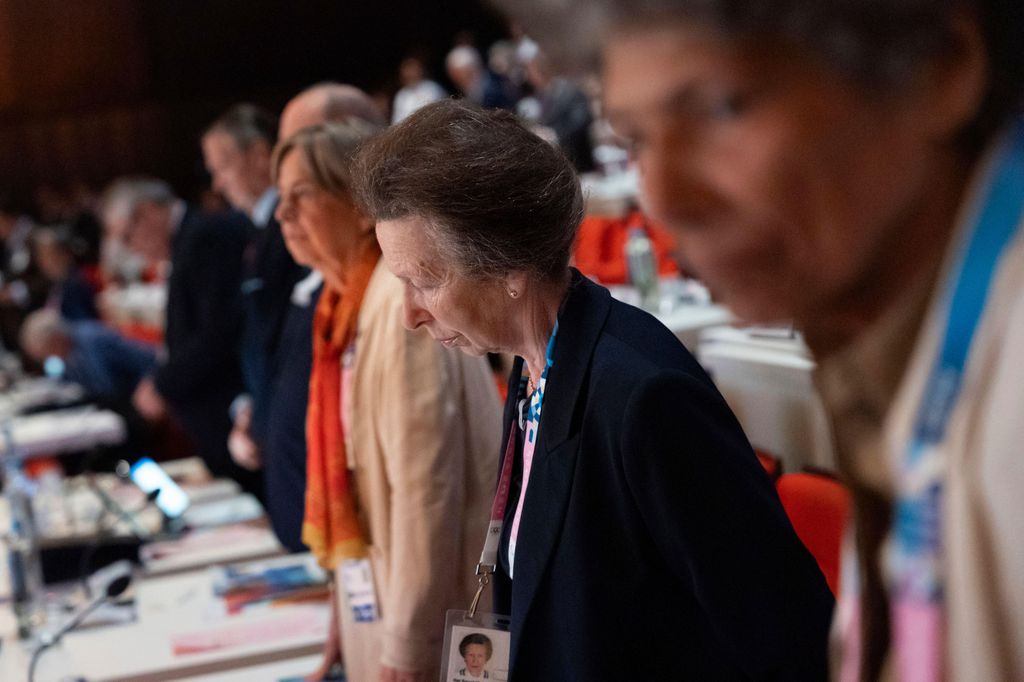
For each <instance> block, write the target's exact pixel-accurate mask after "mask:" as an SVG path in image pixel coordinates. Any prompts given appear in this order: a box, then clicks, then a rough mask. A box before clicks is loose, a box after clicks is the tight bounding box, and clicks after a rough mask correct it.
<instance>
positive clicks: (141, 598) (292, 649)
mask: <svg viewBox="0 0 1024 682" xmlns="http://www.w3.org/2000/svg"><path fill="white" fill-rule="evenodd" d="M212 590H213V588H212V577H211V574H210V573H209V572H208V571H205V570H203V571H194V572H190V573H185V574H182V575H177V576H171V577H165V578H158V579H151V580H143V581H142V582H140V583H139V584H138V587H137V588H136V599H137V605H138V621H137V622H136V623H133V624H130V625H123V626H111V627H105V628H94V629H92V630H83V631H79V632H73V633H71V634H69V635H67V636H66V637H65V639H64V640H63V642H62V643H61V644H59V645H58V646H57V647H55V648H54V649H53V650H51V651H48V652H47V653H46V654H44V656H43V658H42V659H41V661H40V664H39V667H38V670H37V675H36V680H37V682H56V681H57V680H60V679H61V678H63V677H65V676H68V675H80V676H83V677H85V678H87V679H88V680H89V681H90V682H128V681H129V680H131V681H132V682H158V681H162V680H180V679H183V678H188V677H195V676H201V675H212V674H215V673H221V672H224V671H228V670H232V669H235V668H241V667H246V666H257V665H259V666H262V665H266V664H272V663H277V662H280V661H284V660H288V659H292V658H297V657H309V656H312V655H315V654H317V653H318V652H320V651H321V650H322V647H323V642H324V640H325V638H326V637H327V631H328V618H329V607H328V605H327V604H326V603H325V604H296V605H287V606H279V607H275V608H266V609H261V610H254V611H246V612H243V613H241V614H238V615H234V616H227V615H225V614H224V613H223V607H222V606H221V605H220V603H219V602H218V601H217V600H216V599H214V598H213V591H212ZM11 621H12V619H11V618H10V611H9V609H0V633H2V634H3V635H4V640H5V643H4V647H3V650H2V651H0V679H2V680H12V681H14V680H23V679H25V674H26V671H27V669H28V661H29V652H28V651H26V650H25V648H24V647H23V646H22V645H21V644H20V643H18V642H17V641H16V640H14V639H13V635H12V632H13V630H12V628H11V626H12V625H13V623H12V622H11ZM256 630H261V631H264V632H268V633H272V638H270V639H259V638H258V637H255V636H254V637H251V638H249V639H246V635H247V634H249V633H253V632H255V631H256ZM182 635H188V636H190V637H191V638H192V639H194V640H197V641H200V642H207V643H208V642H211V641H215V640H216V639H219V638H227V639H234V640H239V641H235V642H234V643H233V644H231V645H228V646H225V647H224V648H220V649H217V650H210V651H203V652H200V653H188V654H175V653H174V650H173V646H172V642H173V641H174V640H175V638H180V637H181V636H182ZM228 635H230V636H228ZM179 641H180V640H179ZM254 669H255V668H252V670H254ZM302 670H305V668H304V667H303V668H302ZM311 670H312V669H310V670H306V672H310V671H311ZM215 679H216V678H215ZM236 679H237V678H236ZM247 679H259V678H253V677H249V678H247Z"/></svg>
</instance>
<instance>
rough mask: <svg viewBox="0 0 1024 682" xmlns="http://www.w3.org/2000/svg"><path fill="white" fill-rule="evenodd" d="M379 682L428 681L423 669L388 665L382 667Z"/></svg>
mask: <svg viewBox="0 0 1024 682" xmlns="http://www.w3.org/2000/svg"><path fill="white" fill-rule="evenodd" d="M379 682H428V681H427V674H426V673H424V672H422V671H412V672H410V671H407V670H396V669H394V668H389V667H388V666H386V665H382V666H381V667H380V678H379Z"/></svg>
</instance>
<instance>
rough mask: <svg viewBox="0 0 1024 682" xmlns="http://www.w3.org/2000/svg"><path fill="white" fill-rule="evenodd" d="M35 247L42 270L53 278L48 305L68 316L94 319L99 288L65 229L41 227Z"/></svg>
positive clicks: (97, 315)
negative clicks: (86, 270) (84, 272)
mask: <svg viewBox="0 0 1024 682" xmlns="http://www.w3.org/2000/svg"><path fill="white" fill-rule="evenodd" d="M32 251H33V255H34V258H35V261H36V263H38V265H39V270H40V271H41V272H42V273H43V274H44V275H45V276H46V278H47V279H48V280H49V281H50V295H49V297H48V299H47V302H46V305H47V307H51V308H54V309H56V310H58V311H59V312H60V316H61V317H62V318H64V319H65V320H69V321H77V320H95V319H97V318H98V317H99V313H98V312H97V310H96V288H95V287H94V286H93V284H92V283H91V282H89V281H88V280H86V278H85V275H84V274H83V271H82V269H81V268H80V267H79V265H78V261H77V258H76V255H75V253H74V250H73V248H72V245H71V241H70V239H69V237H68V235H67V233H66V232H65V231H63V230H57V229H53V228H40V229H37V230H36V232H35V233H34V234H33V235H32Z"/></svg>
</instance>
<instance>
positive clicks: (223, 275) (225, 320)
mask: <svg viewBox="0 0 1024 682" xmlns="http://www.w3.org/2000/svg"><path fill="white" fill-rule="evenodd" d="M102 216H103V222H104V225H105V227H106V229H107V232H108V234H110V235H117V236H118V237H119V238H120V239H121V240H123V242H124V243H125V245H126V246H127V247H128V249H129V250H131V251H133V252H135V253H137V254H139V255H140V256H142V257H144V258H145V259H147V260H148V261H150V262H151V263H153V264H165V263H168V262H169V265H170V268H171V275H170V278H169V281H168V290H167V326H166V329H165V333H164V342H165V346H166V352H165V353H164V357H162V358H161V361H160V364H159V366H158V367H157V370H156V372H155V373H154V374H153V375H152V376H150V377H147V378H146V379H144V380H142V381H141V382H140V383H139V385H138V387H137V388H136V389H135V393H134V395H133V398H132V402H133V405H134V406H135V409H137V410H138V412H139V413H140V414H141V415H142V416H143V417H146V418H147V419H150V420H151V421H156V420H159V419H160V418H162V417H163V416H164V414H165V412H166V407H167V405H170V406H171V408H173V411H174V413H175V415H176V416H177V417H178V418H179V420H180V421H181V423H182V426H183V427H184V428H185V431H186V432H187V434H188V435H189V437H190V438H191V439H192V441H193V444H194V445H195V448H196V450H197V452H198V454H199V455H200V456H201V457H202V458H203V460H204V461H205V462H206V465H207V466H208V467H209V468H210V471H211V472H212V473H213V474H214V475H216V476H226V477H230V478H233V479H235V480H236V481H238V483H239V484H240V485H241V486H242V487H243V488H244V489H245V490H247V491H248V492H252V493H254V494H256V495H257V496H260V497H262V493H263V490H262V483H261V480H260V476H259V474H258V473H256V472H252V471H247V470H245V469H243V468H241V467H239V466H238V465H237V464H235V463H234V462H233V461H232V460H231V456H230V455H229V453H228V449H227V439H228V433H229V432H230V430H231V420H230V418H229V416H228V408H229V406H230V405H231V401H232V400H233V399H234V398H235V396H236V395H238V393H239V391H240V389H241V383H242V382H241V373H240V371H239V366H238V353H237V344H238V336H239V330H240V327H241V301H240V295H239V282H240V280H241V265H242V249H243V248H244V245H245V239H246V234H247V230H249V229H251V228H250V227H249V226H248V223H247V221H246V220H245V218H244V216H241V215H239V214H234V213H230V214H206V213H202V212H200V211H198V210H195V209H193V208H190V207H187V206H186V205H185V202H183V201H181V200H180V199H178V198H177V197H176V196H175V195H174V193H173V192H172V191H171V189H170V187H168V186H167V184H166V183H164V182H162V181H160V180H154V179H147V178H134V179H122V180H118V181H116V182H115V183H114V184H113V185H112V186H111V187H110V188H109V189H108V190H107V192H106V194H105V196H104V199H103V205H102Z"/></svg>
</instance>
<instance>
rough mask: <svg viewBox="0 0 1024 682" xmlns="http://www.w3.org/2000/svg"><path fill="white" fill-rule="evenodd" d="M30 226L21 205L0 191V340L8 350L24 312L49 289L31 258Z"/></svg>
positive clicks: (13, 346) (32, 227)
mask: <svg viewBox="0 0 1024 682" xmlns="http://www.w3.org/2000/svg"><path fill="white" fill-rule="evenodd" d="M34 230H35V222H34V221H33V220H32V218H31V217H30V216H29V215H28V214H27V213H26V212H25V211H23V210H22V207H20V206H19V205H18V204H17V203H16V202H15V201H14V200H12V199H10V198H8V197H6V196H4V195H0V344H2V345H3V346H4V347H6V348H8V349H12V350H17V349H18V332H19V330H20V329H21V324H22V322H23V321H24V319H25V316H26V315H27V314H28V313H29V312H31V311H33V310H35V309H37V308H39V307H40V306H41V305H43V303H45V301H46V296H47V294H48V293H49V289H50V287H49V282H48V281H47V280H46V277H45V276H44V275H43V274H42V273H41V272H40V271H39V267H38V266H37V265H36V263H35V262H34V261H33V260H32V243H31V236H32V233H33V231H34Z"/></svg>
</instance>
